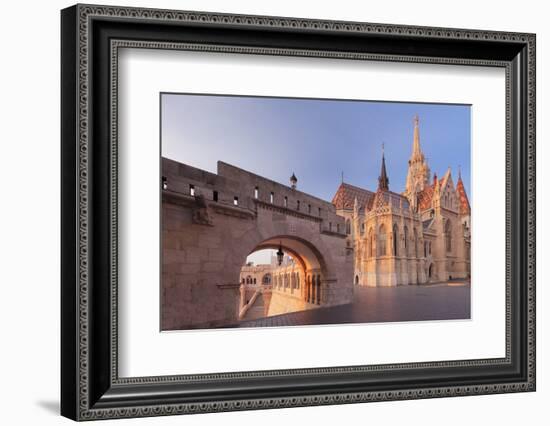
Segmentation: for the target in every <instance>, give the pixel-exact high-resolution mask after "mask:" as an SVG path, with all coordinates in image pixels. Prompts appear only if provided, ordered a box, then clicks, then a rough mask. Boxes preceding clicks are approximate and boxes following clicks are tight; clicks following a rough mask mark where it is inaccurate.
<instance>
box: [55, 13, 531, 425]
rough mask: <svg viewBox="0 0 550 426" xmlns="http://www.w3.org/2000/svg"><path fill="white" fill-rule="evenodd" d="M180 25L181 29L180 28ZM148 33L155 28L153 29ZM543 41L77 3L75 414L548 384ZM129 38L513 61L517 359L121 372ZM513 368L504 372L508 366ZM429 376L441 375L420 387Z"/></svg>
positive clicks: (67, 85)
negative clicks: (538, 349) (121, 159)
mask: <svg viewBox="0 0 550 426" xmlns="http://www.w3.org/2000/svg"><path fill="white" fill-rule="evenodd" d="M174 29H180V30H181V32H180V33H178V34H176V32H175V31H174ZM212 29H216V30H219V31H224V32H225V33H226V34H227V35H229V38H226V39H227V40H228V41H227V43H220V39H217V42H215V41H212V40H213V38H215V37H214V36H210V35H209V31H210V30H212ZM186 31H188V33H186ZM251 32H253V33H254V34H267V35H266V40H274V41H273V42H271V41H269V43H271V44H272V45H271V46H268V45H266V43H267V42H266V43H264V45H262V46H258V45H256V46H254V45H253V43H252V42H251V41H250V42H249V41H248V40H249V38H250V36H249V33H251ZM144 34H148V35H150V37H147V38H144V37H143V35H144ZM308 35H315V36H318V37H320V38H326V40H328V42H330V43H333V44H332V46H333V47H335V48H333V49H330V48H327V49H326V50H325V49H324V48H320V47H319V45H315V43H314V42H311V46H310V42H309V41H308V40H306V39H307V36H308ZM226 39H225V38H224V39H223V40H226ZM295 40H297V41H296V42H295ZM535 41H536V40H535V35H533V34H523V33H510V32H493V31H477V30H464V29H448V28H428V27H413V26H402V25H383V24H370V23H357V22H337V21H324V20H309V19H295V18H281V17H267V16H245V15H228V14H217V13H202V12H187V11H170V10H156V9H138V8H127V7H103V6H91V5H76V6H73V7H71V8H68V9H65V10H63V11H62V168H63V169H62V179H63V181H62V224H63V229H62V295H61V296H62V302H61V304H62V377H61V382H62V395H61V396H62V407H61V411H62V414H63V415H65V416H67V417H69V418H72V419H74V420H93V419H106V418H123V417H141V416H159V415H171V414H187V413H206V412H218V411H231V410H249V409H263V408H282V407H294V406H310V405H326V404H345V403H355V402H368V401H384V400H403V399H418V398H436V397H445V396H465V395H477V394H490V393H505V392H520V391H534V390H535ZM363 42H364V43H365V45H366V46H367V47H366V48H365V49H363V47H362V44H361V43H363ZM389 42H391V43H394V42H395V43H396V46H397V45H398V44H399V43H401V45H402V46H408V47H411V50H412V51H416V50H418V52H420V53H418V54H414V55H412V54H404V53H403V52H399V51H398V47H396V48H395V49H396V50H395V51H393V52H390V51H388V48H387V45H388V43H389ZM397 42H399V43H397ZM369 43H371V44H369ZM306 45H307V46H306ZM371 45H372V48H371V47H369V46H371ZM281 46H284V47H281ZM415 46H420V47H419V48H418V49H416V48H415ZM438 46H443V47H444V48H445V47H449V48H450V49H456V52H458V53H457V56H443V55H438V54H437V53H438V52H442V51H443V50H441V49H442V48H440V47H438ZM120 48H136V49H165V50H194V51H207V52H225V53H235V54H261V55H274V56H308V57H321V58H331V59H346V60H369V61H393V62H417V63H430V64H453V65H464V66H472V65H475V66H488V67H501V68H504V69H505V71H506V125H507V127H506V236H507V238H506V241H507V243H506V356H505V357H504V358H497V359H477V360H457V361H446V362H428V363H407V364H386V365H365V366H337V367H326V368H315V369H297V370H271V371H249V372H239V373H219V374H204V375H175V376H158V377H132V378H120V377H118V350H117V346H118V326H117V303H118V302H117V276H118V270H117V258H118V252H117V249H118V248H117V229H118V217H117V202H118V186H117V162H118V151H117V143H118V142H117V141H118V134H117V114H118V96H117V93H118V52H119V49H120ZM476 48H477V50H476ZM369 49H370V51H369ZM438 49H439V50H438ZM491 51H492V52H491ZM430 52H433V53H432V54H430ZM461 52H462V53H463V56H460V53H461ZM477 52H479V53H477ZM516 258H519V259H518V260H517V261H516V260H515V259H516ZM499 369H501V370H502V372H503V373H502V374H501V375H500V376H499V375H497V370H498V371H500V370H499ZM477 371H485V372H487V374H488V376H487V378H481V377H480V378H479V379H477V380H474V379H471V378H469V377H470V376H469V375H475V374H477V373H474V372H477ZM505 371H506V373H504V372H505ZM384 376H388V377H390V376H391V381H388V382H384V384H383V385H382V384H381V383H382V377H384ZM463 377H464V378H466V377H468V379H467V380H466V379H464V380H465V381H466V382H467V383H468V384H465V385H463V384H460V385H459V384H453V382H454V383H459V382H463V380H461V379H462V378H463ZM421 378H422V379H424V378H425V379H426V381H427V382H428V383H431V385H430V384H428V385H423V386H420V385H415V381H419V380H420V379H421ZM236 380H237V381H238V382H239V383H241V382H242V383H243V386H242V389H240V390H239V392H236V393H231V392H230V391H228V390H227V391H224V385H227V384H230V383H232V384H233V387H235V386H236V385H235V381H236ZM384 380H385V379H384ZM388 380H389V379H388Z"/></svg>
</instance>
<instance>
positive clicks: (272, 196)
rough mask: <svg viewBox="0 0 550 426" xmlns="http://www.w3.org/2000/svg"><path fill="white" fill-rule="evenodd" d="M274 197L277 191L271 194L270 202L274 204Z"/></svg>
mask: <svg viewBox="0 0 550 426" xmlns="http://www.w3.org/2000/svg"><path fill="white" fill-rule="evenodd" d="M274 198H275V193H273V192H271V193H270V194H269V202H270V203H271V204H273V199H274Z"/></svg>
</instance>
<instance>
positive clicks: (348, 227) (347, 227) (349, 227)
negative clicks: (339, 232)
mask: <svg viewBox="0 0 550 426" xmlns="http://www.w3.org/2000/svg"><path fill="white" fill-rule="evenodd" d="M346 234H348V235H349V234H351V222H350V220H349V219H347V220H346Z"/></svg>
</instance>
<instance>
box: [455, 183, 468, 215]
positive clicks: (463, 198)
mask: <svg viewBox="0 0 550 426" xmlns="http://www.w3.org/2000/svg"><path fill="white" fill-rule="evenodd" d="M456 192H457V193H458V199H459V202H460V203H459V204H460V206H459V211H460V214H469V213H470V202H469V201H468V196H467V195H466V190H465V189H464V183H462V178H460V177H459V178H458V182H457V183H456Z"/></svg>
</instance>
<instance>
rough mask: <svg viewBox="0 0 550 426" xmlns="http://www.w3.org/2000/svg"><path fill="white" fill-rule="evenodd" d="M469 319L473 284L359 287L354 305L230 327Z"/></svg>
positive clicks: (243, 322) (245, 322) (253, 321)
mask: <svg viewBox="0 0 550 426" xmlns="http://www.w3.org/2000/svg"><path fill="white" fill-rule="evenodd" d="M469 318H470V284H469V283H468V282H463V281H451V282H447V283H439V284H430V285H407V286H398V287H356V288H355V289H354V300H353V302H352V303H349V304H346V305H340V306H333V307H327V308H318V309H310V310H307V311H299V312H293V313H289V314H284V315H276V316H271V317H264V318H259V319H255V320H250V321H241V322H240V323H238V324H234V325H231V326H229V327H284V326H292V325H315V324H347V323H369V322H395V321H426V320H450V319H469Z"/></svg>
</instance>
